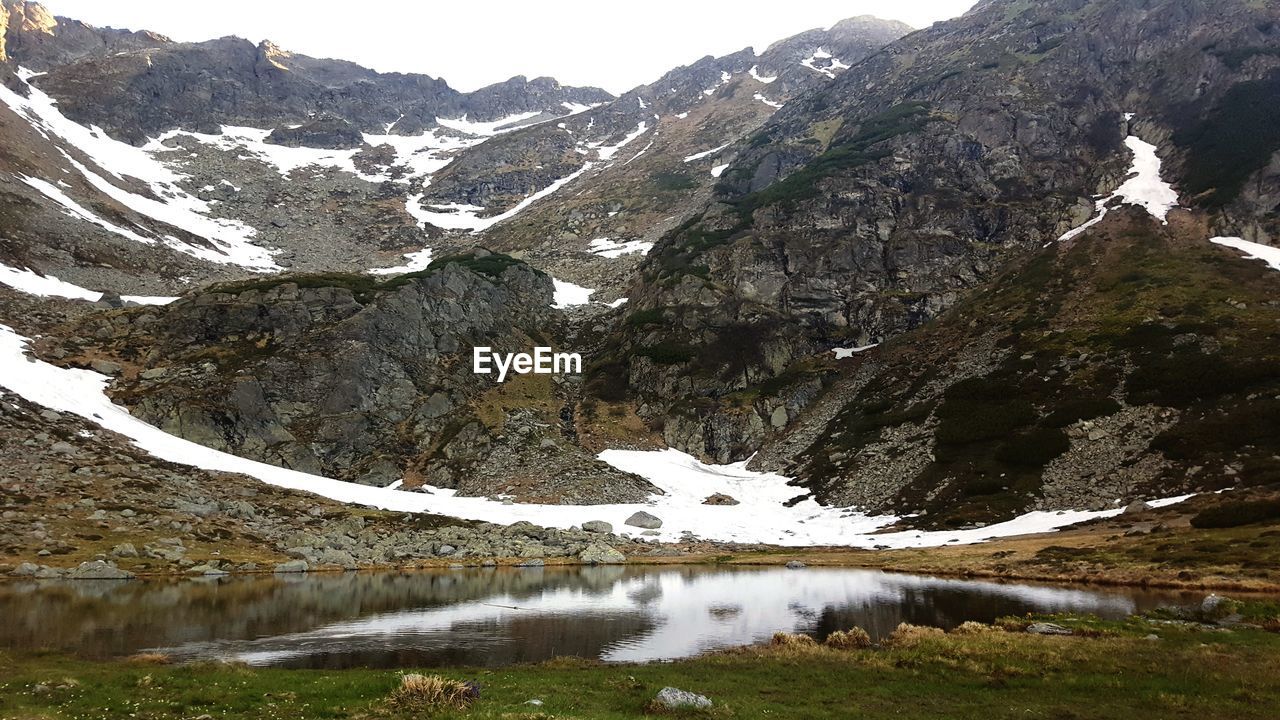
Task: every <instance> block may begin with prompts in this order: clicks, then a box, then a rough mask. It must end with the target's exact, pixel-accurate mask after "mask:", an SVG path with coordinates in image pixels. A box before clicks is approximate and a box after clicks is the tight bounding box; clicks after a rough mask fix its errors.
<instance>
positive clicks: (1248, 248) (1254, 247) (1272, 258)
mask: <svg viewBox="0 0 1280 720" xmlns="http://www.w3.org/2000/svg"><path fill="white" fill-rule="evenodd" d="M1209 242H1211V243H1213V244H1214V245H1222V246H1224V247H1229V248H1234V249H1236V250H1239V251H1240V252H1242V253H1244V254H1245V259H1246V260H1261V261H1262V262H1264V263H1266V264H1267V266H1268V267H1270V268H1271V269H1272V270H1280V248H1274V247H1271V246H1270V245H1260V244H1258V243H1255V242H1249V241H1248V240H1245V239H1243V238H1237V237H1216V238H1211V239H1210V240H1209Z"/></svg>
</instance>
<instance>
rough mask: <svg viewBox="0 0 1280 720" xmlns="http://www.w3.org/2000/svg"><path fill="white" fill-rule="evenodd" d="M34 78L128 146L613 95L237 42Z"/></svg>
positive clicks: (425, 119) (476, 116)
mask: <svg viewBox="0 0 1280 720" xmlns="http://www.w3.org/2000/svg"><path fill="white" fill-rule="evenodd" d="M55 37H56V36H55ZM10 50H11V52H10V56H11V58H12V60H13V61H14V62H16V63H18V64H25V62H26V56H25V55H23V54H21V53H20V52H18V49H17V48H10ZM39 82H40V85H41V87H42V88H43V89H45V90H46V91H47V92H48V93H49V94H51V95H53V96H54V97H56V98H58V99H59V101H60V106H61V107H62V109H63V112H64V113H65V114H66V115H67V116H68V117H70V118H72V119H74V120H76V121H78V122H82V123H84V124H93V125H98V126H100V127H102V128H103V129H105V130H106V131H107V132H108V133H110V134H111V135H112V136H113V137H117V138H120V139H124V140H127V141H129V142H133V143H142V142H143V141H145V140H146V139H147V138H148V137H154V136H156V135H159V134H160V133H162V132H164V131H166V130H172V129H175V128H182V129H187V130H196V131H204V132H217V131H218V127H219V126H220V125H237V126H249V127H258V128H273V127H278V126H283V125H294V124H300V123H305V122H308V121H309V120H310V119H311V118H313V116H315V115H317V114H327V115H330V116H333V117H338V118H341V119H343V120H346V121H347V122H349V123H351V124H353V125H355V126H356V127H358V128H360V129H361V130H365V131H378V132H382V131H384V130H386V129H388V128H393V129H394V130H395V131H396V132H399V133H405V134H415V133H418V132H421V130H422V129H424V128H430V127H435V126H436V118H437V117H444V118H458V117H462V116H466V117H468V118H469V119H470V120H472V121H491V120H497V119H500V118H503V117H507V116H511V115H517V114H520V113H525V112H530V111H532V112H547V113H550V116H554V115H563V114H565V113H566V112H567V110H566V109H565V108H564V107H563V105H562V103H565V102H588V103H590V102H595V103H599V102H605V101H607V100H610V99H612V96H611V95H609V94H608V93H606V92H604V91H603V90H599V89H595V88H565V87H562V86H560V85H559V84H558V83H556V82H555V81H554V80H549V79H545V78H540V79H538V80H535V81H532V82H530V81H526V80H525V79H524V78H513V79H512V80H510V81H507V82H506V83H501V84H499V85H495V86H491V87H489V88H484V89H482V90H479V91H477V92H475V93H472V94H464V93H460V92H458V91H456V90H454V89H453V88H451V87H449V85H448V83H446V82H445V81H444V80H440V79H437V78H432V77H428V76H426V75H415V74H400V73H377V72H374V71H372V70H368V69H366V68H362V67H360V66H358V65H356V64H354V63H349V62H345V61H340V60H317V59H315V58H310V57H306V56H304V55H297V54H294V53H290V52H288V51H286V50H283V49H281V48H279V47H277V46H276V45H274V44H273V43H270V42H263V43H261V44H259V45H254V44H253V43H250V42H248V41H247V40H242V39H240V38H235V37H227V38H221V39H219V40H210V41H208V42H201V43H164V44H155V45H146V44H140V45H139V46H138V47H137V48H136V49H133V48H126V50H125V51H117V52H111V53H106V52H103V53H95V54H90V53H85V54H84V56H83V57H82V58H78V59H74V60H73V61H69V62H66V63H65V64H60V65H57V66H55V67H50V69H49V70H48V74H47V75H46V76H42V77H41V78H40V79H39Z"/></svg>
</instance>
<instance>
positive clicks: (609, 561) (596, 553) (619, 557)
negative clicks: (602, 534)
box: [578, 543, 627, 565]
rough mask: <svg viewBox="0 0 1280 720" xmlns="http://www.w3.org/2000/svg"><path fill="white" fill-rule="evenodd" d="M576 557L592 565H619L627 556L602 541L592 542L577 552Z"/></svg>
mask: <svg viewBox="0 0 1280 720" xmlns="http://www.w3.org/2000/svg"><path fill="white" fill-rule="evenodd" d="M578 559H579V560H581V561H582V562H584V563H590V564H592V565H621V564H623V563H625V562H626V561H627V556H626V555H623V554H622V553H620V552H618V551H617V550H615V549H613V548H611V547H609V546H608V545H605V544H604V543H592V544H590V545H588V546H587V547H586V549H584V550H583V551H582V552H580V553H578Z"/></svg>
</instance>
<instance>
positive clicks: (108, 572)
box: [67, 560, 133, 580]
mask: <svg viewBox="0 0 1280 720" xmlns="http://www.w3.org/2000/svg"><path fill="white" fill-rule="evenodd" d="M132 577H133V573H131V572H127V571H125V570H121V569H120V568H118V567H116V566H114V565H109V564H107V563H105V562H103V561H101V560H90V561H88V562H83V563H80V566H79V567H77V568H76V569H74V570H72V571H71V572H69V573H67V578H68V579H71V580H129V579H131V578H132Z"/></svg>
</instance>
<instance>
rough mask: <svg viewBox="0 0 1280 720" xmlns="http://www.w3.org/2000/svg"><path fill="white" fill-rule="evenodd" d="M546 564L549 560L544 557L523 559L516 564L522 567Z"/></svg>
mask: <svg viewBox="0 0 1280 720" xmlns="http://www.w3.org/2000/svg"><path fill="white" fill-rule="evenodd" d="M546 564H547V562H546V561H545V560H543V559H542V558H533V559H531V560H521V561H520V562H518V563H516V565H515V566H516V567H522V568H534V567H542V566H544V565H546Z"/></svg>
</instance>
